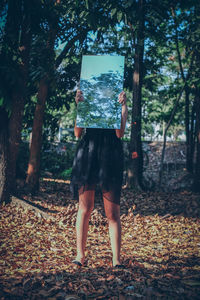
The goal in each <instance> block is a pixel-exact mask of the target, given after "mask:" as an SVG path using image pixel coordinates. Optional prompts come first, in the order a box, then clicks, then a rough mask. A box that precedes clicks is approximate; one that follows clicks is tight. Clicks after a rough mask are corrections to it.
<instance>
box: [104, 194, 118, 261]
mask: <svg viewBox="0 0 200 300" xmlns="http://www.w3.org/2000/svg"><path fill="white" fill-rule="evenodd" d="M111 196H112V195H110V194H109V192H107V193H105V192H104V193H103V200H104V209H105V213H106V216H107V218H108V224H109V235H110V243H111V248H112V252H113V260H112V263H113V266H115V265H119V264H120V249H121V222H120V205H119V204H116V203H113V202H111V201H109V200H108V199H111Z"/></svg>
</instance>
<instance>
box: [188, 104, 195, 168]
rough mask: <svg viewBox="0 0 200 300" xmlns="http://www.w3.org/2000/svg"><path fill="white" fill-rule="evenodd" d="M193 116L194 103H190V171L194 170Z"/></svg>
mask: <svg viewBox="0 0 200 300" xmlns="http://www.w3.org/2000/svg"><path fill="white" fill-rule="evenodd" d="M194 118H195V104H194V103H193V104H192V113H191V128H190V135H189V144H190V157H189V158H188V159H189V162H190V165H191V173H193V171H194V150H195V125H194V122H195V120H194Z"/></svg>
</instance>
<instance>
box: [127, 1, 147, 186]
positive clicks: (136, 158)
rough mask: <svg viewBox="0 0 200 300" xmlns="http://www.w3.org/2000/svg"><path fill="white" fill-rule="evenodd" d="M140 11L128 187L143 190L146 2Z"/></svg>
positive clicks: (140, 4)
mask: <svg viewBox="0 0 200 300" xmlns="http://www.w3.org/2000/svg"><path fill="white" fill-rule="evenodd" d="M138 5H139V9H138V16H139V20H138V31H137V43H136V45H135V57H134V67H135V69H134V73H133V98H132V101H133V102H132V103H133V104H132V123H131V125H132V126H131V141H130V145H129V151H130V152H129V157H130V163H129V167H128V179H127V181H128V182H127V186H128V187H133V188H135V189H143V184H142V174H143V155H142V142H141V90H142V81H143V55H144V0H140V1H139V3H138Z"/></svg>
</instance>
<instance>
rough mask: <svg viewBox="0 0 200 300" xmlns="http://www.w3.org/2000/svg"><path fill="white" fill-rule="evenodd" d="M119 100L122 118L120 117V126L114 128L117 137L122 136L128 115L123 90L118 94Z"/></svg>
mask: <svg viewBox="0 0 200 300" xmlns="http://www.w3.org/2000/svg"><path fill="white" fill-rule="evenodd" d="M119 102H120V103H121V104H122V118H121V128H120V129H115V132H116V136H117V137H118V138H122V137H123V135H124V131H125V128H126V120H127V117H128V109H127V105H126V94H125V92H121V93H120V95H119Z"/></svg>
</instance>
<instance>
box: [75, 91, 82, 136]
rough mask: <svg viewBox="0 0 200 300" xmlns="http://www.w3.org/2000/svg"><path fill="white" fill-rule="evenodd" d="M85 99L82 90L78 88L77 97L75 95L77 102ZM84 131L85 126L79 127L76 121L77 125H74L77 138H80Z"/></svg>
mask: <svg viewBox="0 0 200 300" xmlns="http://www.w3.org/2000/svg"><path fill="white" fill-rule="evenodd" d="M83 100H84V97H83V93H82V91H80V90H77V92H76V97H75V101H76V104H78V102H79V101H83ZM82 133H83V128H81V127H77V126H76V121H75V125H74V135H75V136H76V137H77V138H80V137H81V135H82Z"/></svg>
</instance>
